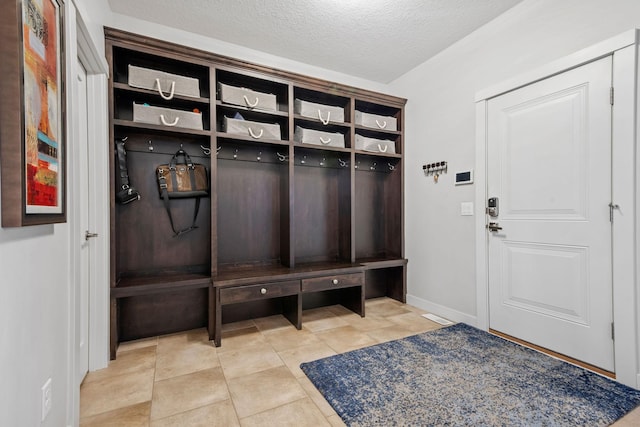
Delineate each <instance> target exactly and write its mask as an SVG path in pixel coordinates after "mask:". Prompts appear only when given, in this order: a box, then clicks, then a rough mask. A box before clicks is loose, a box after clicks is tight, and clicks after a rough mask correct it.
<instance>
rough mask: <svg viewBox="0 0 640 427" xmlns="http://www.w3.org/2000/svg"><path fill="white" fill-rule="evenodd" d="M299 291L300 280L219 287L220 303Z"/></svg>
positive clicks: (272, 296) (279, 295)
mask: <svg viewBox="0 0 640 427" xmlns="http://www.w3.org/2000/svg"><path fill="white" fill-rule="evenodd" d="M298 292H300V282H299V281H297V280H292V281H290V282H276V283H263V284H258V285H249V286H237V287H231V288H225V289H220V303H221V304H223V305H224V304H233V303H237V302H246V301H255V300H260V299H269V298H277V297H283V296H287V295H295V294H297V293H298Z"/></svg>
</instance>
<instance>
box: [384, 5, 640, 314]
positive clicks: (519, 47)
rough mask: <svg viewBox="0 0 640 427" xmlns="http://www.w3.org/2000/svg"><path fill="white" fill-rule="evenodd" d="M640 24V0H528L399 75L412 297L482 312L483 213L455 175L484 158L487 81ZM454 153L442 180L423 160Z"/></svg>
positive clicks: (396, 87) (436, 307) (448, 310)
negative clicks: (468, 209)
mask: <svg viewBox="0 0 640 427" xmlns="http://www.w3.org/2000/svg"><path fill="white" fill-rule="evenodd" d="M639 27H640V1H638V0H607V1H604V0H562V1H557V0H525V1H524V2H522V3H520V4H519V5H517V6H516V7H515V8H513V9H511V10H509V11H507V12H506V13H505V14H503V15H501V16H499V17H498V18H496V19H495V20H494V21H492V22H490V23H489V24H487V25H485V26H484V27H482V28H480V29H479V30H477V31H476V32H474V33H472V34H471V35H470V36H468V37H466V38H465V39H463V40H461V41H460V42H458V43H456V44H454V45H453V46H451V47H449V48H448V49H446V50H444V51H443V52H441V53H440V54H439V55H437V56H436V57H434V58H432V59H431V60H429V61H427V62H425V63H423V64H421V65H420V66H418V67H416V68H415V69H414V70H412V71H410V72H409V73H407V74H405V75H404V76H402V77H400V78H399V79H397V80H396V81H394V82H392V83H391V84H390V86H391V89H392V90H393V91H394V92H395V93H397V94H399V95H400V96H404V97H406V98H408V99H409V102H408V104H407V109H406V123H407V127H406V149H405V150H406V152H405V159H406V160H405V163H406V169H405V171H406V172H405V173H406V184H405V185H406V187H405V191H406V206H405V209H406V229H407V236H406V254H407V258H408V259H409V267H408V293H409V297H408V300H409V302H412V303H414V304H416V305H420V306H422V307H424V308H427V309H430V310H433V311H435V312H440V314H441V315H445V316H448V317H451V318H453V319H455V320H460V321H468V322H475V316H476V314H477V313H476V288H475V279H476V278H475V271H474V270H475V249H474V245H475V239H474V221H475V219H474V217H469V216H460V203H461V202H464V201H474V202H475V203H482V204H483V203H484V201H483V200H474V187H473V186H472V185H469V186H459V187H455V186H454V185H453V177H454V173H455V171H460V170H465V169H469V168H473V167H474V162H475V103H474V97H475V94H476V92H477V91H479V90H481V89H484V88H486V87H488V86H492V85H493V84H496V83H499V82H501V81H503V80H506V79H509V78H511V77H514V76H517V75H519V74H522V73H524V72H527V71H529V70H531V69H533V68H537V67H540V66H542V65H544V64H546V63H548V62H550V61H553V60H555V59H558V58H561V57H563V56H566V55H568V54H571V53H573V52H575V51H577V50H580V49H582V48H585V47H588V46H590V45H593V44H595V43H597V42H600V41H602V40H604V39H607V38H609V37H612V36H615V35H617V34H620V33H622V32H624V31H626V30H629V29H632V28H639ZM441 160H446V161H448V162H449V172H448V174H447V175H444V176H441V177H440V179H439V182H438V183H437V184H434V182H433V180H432V179H431V178H426V177H424V176H423V174H422V169H421V165H422V164H424V163H427V162H434V161H441Z"/></svg>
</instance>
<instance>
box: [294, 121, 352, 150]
mask: <svg viewBox="0 0 640 427" xmlns="http://www.w3.org/2000/svg"><path fill="white" fill-rule="evenodd" d="M294 140H295V141H297V142H300V143H302V144H311V145H321V146H324V147H341V148H344V135H343V134H341V133H337V132H323V131H319V130H313V129H305V128H303V127H300V126H296V130H295V132H294Z"/></svg>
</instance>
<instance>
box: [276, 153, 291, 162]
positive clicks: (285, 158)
mask: <svg viewBox="0 0 640 427" xmlns="http://www.w3.org/2000/svg"><path fill="white" fill-rule="evenodd" d="M276 156H278V160H280V161H281V162H284V161H286V160H287V159H288V158H289V156H285V155H284V154H280V153H278V152H276Z"/></svg>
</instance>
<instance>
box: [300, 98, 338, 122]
mask: <svg viewBox="0 0 640 427" xmlns="http://www.w3.org/2000/svg"><path fill="white" fill-rule="evenodd" d="M293 112H294V113H296V114H300V115H301V116H303V117H309V118H312V119H318V120H320V121H321V122H322V123H323V124H325V125H327V124H329V123H330V122H331V123H344V108H342V107H334V106H331V105H323V104H316V103H313V102H309V101H303V100H301V99H296V100H295V101H294V103H293Z"/></svg>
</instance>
